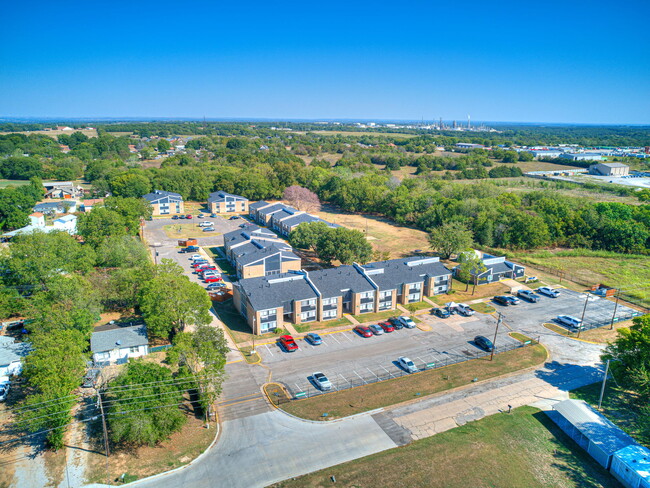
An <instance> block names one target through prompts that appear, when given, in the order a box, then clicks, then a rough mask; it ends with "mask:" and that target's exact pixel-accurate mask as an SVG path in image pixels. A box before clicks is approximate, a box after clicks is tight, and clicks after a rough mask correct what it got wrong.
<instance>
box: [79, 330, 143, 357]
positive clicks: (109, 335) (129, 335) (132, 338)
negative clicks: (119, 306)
mask: <svg viewBox="0 0 650 488" xmlns="http://www.w3.org/2000/svg"><path fill="white" fill-rule="evenodd" d="M90 351H91V352H92V353H93V361H94V362H95V364H101V365H108V364H124V363H126V362H128V360H129V359H130V358H137V357H141V356H146V355H147V354H149V338H148V336H147V326H146V325H144V324H140V325H133V326H128V327H120V326H117V325H115V326H109V327H108V328H106V329H104V330H98V331H96V332H93V333H92V335H91V336H90Z"/></svg>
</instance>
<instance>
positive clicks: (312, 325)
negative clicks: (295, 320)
mask: <svg viewBox="0 0 650 488" xmlns="http://www.w3.org/2000/svg"><path fill="white" fill-rule="evenodd" d="M344 325H349V326H350V327H351V326H352V322H350V320H349V319H347V318H346V317H341V318H340V319H337V320H326V321H325V322H309V323H307V324H298V325H294V326H293V328H294V329H296V330H297V331H298V332H312V331H316V330H323V329H330V328H332V327H342V326H344Z"/></svg>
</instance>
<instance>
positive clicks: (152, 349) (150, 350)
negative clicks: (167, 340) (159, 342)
mask: <svg viewBox="0 0 650 488" xmlns="http://www.w3.org/2000/svg"><path fill="white" fill-rule="evenodd" d="M170 347H172V345H171V344H165V345H164V346H154V347H150V348H149V352H158V351H166V350H167V349H169V348H170Z"/></svg>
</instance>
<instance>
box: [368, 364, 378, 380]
mask: <svg viewBox="0 0 650 488" xmlns="http://www.w3.org/2000/svg"><path fill="white" fill-rule="evenodd" d="M366 369H367V370H368V371H370V372H371V373H372V374H373V375H374V376H375V378H377V379H379V376H377V375H376V374H375V373H374V372H373V371H372V369H370V368H368V367H367V366H366Z"/></svg>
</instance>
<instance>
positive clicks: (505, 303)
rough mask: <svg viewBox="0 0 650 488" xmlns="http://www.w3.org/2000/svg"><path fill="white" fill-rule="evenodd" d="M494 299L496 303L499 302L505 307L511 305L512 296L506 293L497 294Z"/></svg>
mask: <svg viewBox="0 0 650 488" xmlns="http://www.w3.org/2000/svg"><path fill="white" fill-rule="evenodd" d="M492 300H493V301H494V303H498V304H499V305H503V306H504V307H507V306H508V305H510V297H507V296H505V295H497V296H495V297H494V298H493V299H492ZM513 305H514V304H513Z"/></svg>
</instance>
